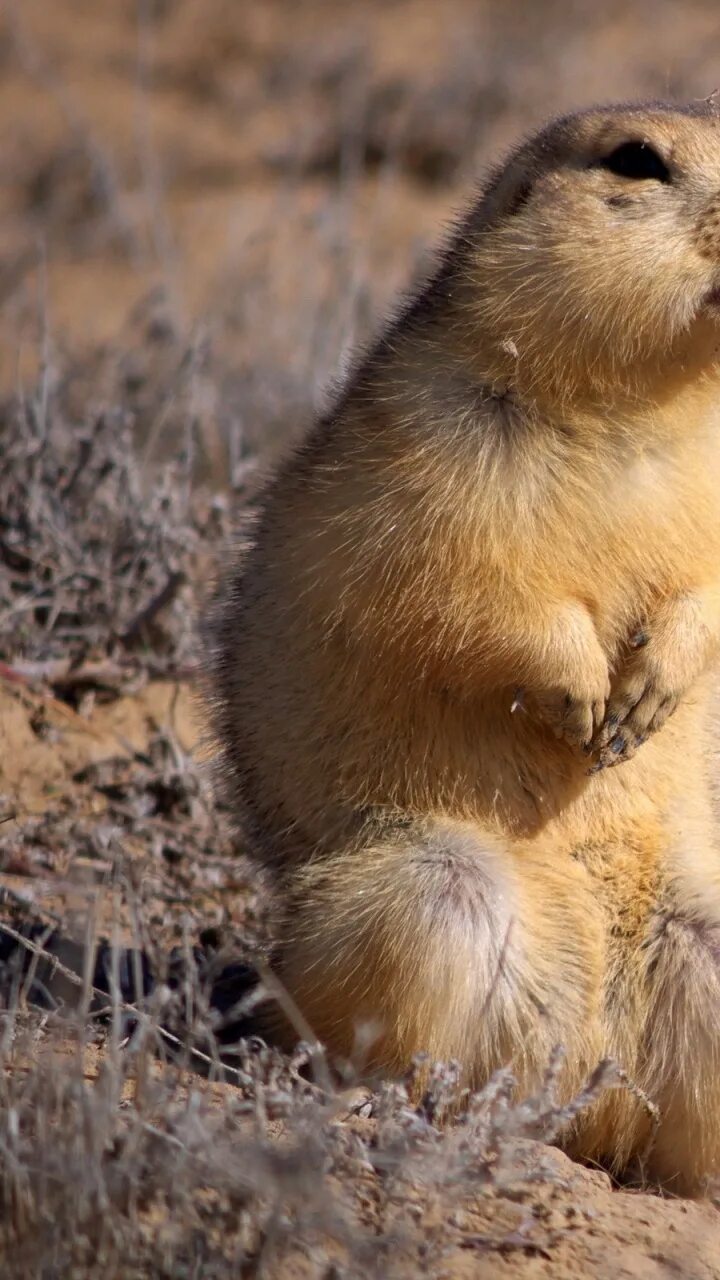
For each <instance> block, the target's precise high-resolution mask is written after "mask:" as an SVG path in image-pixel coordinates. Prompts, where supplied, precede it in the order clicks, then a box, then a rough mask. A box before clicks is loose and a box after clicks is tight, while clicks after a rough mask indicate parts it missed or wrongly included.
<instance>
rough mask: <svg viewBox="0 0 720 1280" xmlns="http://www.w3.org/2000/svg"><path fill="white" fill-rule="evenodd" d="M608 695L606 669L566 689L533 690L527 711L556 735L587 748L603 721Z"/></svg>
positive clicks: (565, 740) (608, 681)
mask: <svg viewBox="0 0 720 1280" xmlns="http://www.w3.org/2000/svg"><path fill="white" fill-rule="evenodd" d="M609 696H610V678H609V675H608V672H607V669H605V671H603V672H597V673H596V675H595V676H594V678H590V679H586V680H577V681H575V682H574V683H573V684H572V685H568V686H566V687H565V688H560V689H550V690H546V691H543V692H534V693H533V695H532V697H531V698H529V699H528V702H529V706H528V710H531V711H532V712H534V713H535V714H536V715H537V716H538V717H539V718H540V719H541V720H543V721H544V723H545V724H547V725H548V726H549V727H550V728H551V729H552V731H553V733H554V734H555V737H556V738H559V739H561V740H562V741H564V742H568V743H569V744H570V745H571V746H573V747H582V748H584V749H585V750H588V749H589V748H590V744H591V742H592V741H593V738H594V737H595V736H596V735H597V734H598V733H599V731H600V728H601V726H602V724H603V723H604V720H605V715H606V707H607V700H608V698H609Z"/></svg>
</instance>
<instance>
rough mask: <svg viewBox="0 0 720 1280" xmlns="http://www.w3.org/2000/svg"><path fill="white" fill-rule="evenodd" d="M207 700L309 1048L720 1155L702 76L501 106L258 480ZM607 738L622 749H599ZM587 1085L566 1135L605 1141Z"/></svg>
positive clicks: (714, 239) (695, 1159)
mask: <svg viewBox="0 0 720 1280" xmlns="http://www.w3.org/2000/svg"><path fill="white" fill-rule="evenodd" d="M208 635H209V645H210V659H209V666H210V685H211V701H212V714H213V718H214V725H215V729H216V732H217V736H218V739H219V742H220V744H221V748H222V756H223V761H224V771H225V776H226V780H227V784H228V786H229V788H230V791H231V794H232V797H233V803H234V804H235V805H236V807H237V811H238V814H239V815H240V817H241V819H242V822H243V824H244V827H245V830H246V833H247V834H248V837H249V838H250V840H251V841H252V844H253V846H254V850H255V854H256V856H257V857H258V858H259V859H260V860H261V861H262V862H263V863H264V864H266V865H267V866H268V867H270V868H271V869H272V871H273V872H274V874H275V877H276V880H277V885H278V892H279V896H280V901H281V903H282V913H281V918H280V919H279V921H278V928H277V961H276V962H277V970H278V973H279V976H280V978H281V980H282V982H283V984H284V985H285V987H286V988H287V990H288V992H289V993H290V995H291V996H292V998H293V1000H294V1001H295V1003H296V1004H297V1006H298V1007H299V1009H300V1010H301V1011H302V1013H303V1015H304V1016H305V1018H306V1019H307V1020H308V1022H309V1023H310V1024H311V1026H312V1027H313V1029H314V1031H315V1032H316V1034H317V1035H318V1036H319V1037H320V1038H321V1039H322V1040H323V1041H324V1042H325V1043H326V1045H327V1046H328V1047H329V1049H330V1050H331V1051H332V1052H333V1053H336V1054H338V1055H347V1056H351V1055H352V1054H353V1051H354V1048H355V1047H356V1044H357V1036H358V1028H359V1027H361V1026H363V1025H365V1026H366V1027H368V1026H369V1027H371V1028H372V1029H373V1042H372V1045H371V1048H370V1050H369V1057H368V1060H367V1065H368V1067H369V1068H372V1069H379V1070H382V1071H386V1072H400V1071H401V1070H403V1069H404V1068H405V1067H406V1066H407V1064H408V1061H409V1059H410V1058H411V1057H412V1055H413V1054H414V1053H416V1052H417V1051H420V1050H426V1051H427V1052H428V1053H429V1054H431V1055H432V1056H433V1057H435V1058H441V1059H446V1060H447V1059H449V1058H456V1059H458V1060H459V1061H460V1062H461V1063H462V1064H463V1066H464V1069H465V1072H466V1078H467V1080H468V1082H469V1083H471V1084H472V1085H474V1086H481V1085H482V1084H483V1083H484V1082H485V1081H486V1080H487V1079H488V1076H489V1075H490V1073H491V1072H492V1071H493V1070H494V1069H495V1068H497V1067H498V1066H499V1065H501V1064H504V1063H506V1062H511V1063H512V1064H513V1066H514V1069H515V1072H516V1074H517V1077H518V1081H519V1085H520V1087H523V1088H532V1087H533V1086H534V1085H536V1084H537V1083H538V1081H539V1079H540V1077H541V1074H542V1071H543V1068H544V1066H545V1065H546V1063H547V1059H548V1055H549V1053H550V1051H551V1048H552V1046H553V1045H555V1044H556V1043H558V1042H562V1043H563V1044H564V1045H565V1046H566V1050H567V1057H566V1066H565V1075H564V1079H563V1089H564V1091H565V1093H566V1094H567V1095H570V1094H571V1093H572V1092H573V1091H574V1090H575V1089H576V1088H577V1087H578V1086H579V1085H580V1083H581V1082H582V1081H583V1079H584V1078H585V1076H586V1074H587V1073H588V1071H589V1070H590V1069H591V1068H592V1066H593V1065H594V1064H595V1062H596V1061H597V1060H598V1058H600V1057H601V1056H603V1055H612V1056H613V1057H614V1058H616V1059H617V1060H618V1061H619V1062H620V1063H621V1064H622V1065H623V1067H624V1068H625V1069H626V1070H627V1071H628V1073H629V1074H630V1075H631V1076H632V1077H633V1078H634V1080H635V1081H636V1083H637V1084H638V1086H640V1087H641V1088H642V1089H643V1090H645V1091H646V1092H647V1093H648V1094H649V1095H651V1097H652V1098H653V1099H654V1100H655V1101H656V1102H657V1104H658V1105H659V1107H660V1111H661V1117H662V1119H661V1123H660V1127H659V1130H658V1132H657V1135H656V1138H655V1142H654V1146H653V1148H652V1152H651V1155H650V1157H649V1167H648V1168H649V1173H650V1175H651V1176H652V1177H654V1178H656V1179H658V1180H659V1181H661V1182H662V1183H664V1184H666V1185H668V1186H669V1187H671V1188H673V1189H676V1190H679V1191H686V1192H687V1191H689V1192H694V1191H697V1190H698V1189H700V1188H701V1187H702V1186H703V1185H704V1183H705V1181H706V1179H707V1178H708V1177H710V1176H712V1175H713V1174H715V1173H720V852H719V850H718V834H717V832H718V827H717V820H716V816H715V812H714V806H713V794H712V791H713V787H712V783H713V772H714V768H715V765H714V757H713V745H712V736H713V710H712V707H713V702H712V699H713V682H712V674H713V666H714V661H715V655H716V652H717V649H718V639H719V637H720V114H719V113H718V109H717V108H716V106H715V105H714V103H713V102H712V101H708V102H699V103H696V104H693V105H691V106H684V107H683V106H673V105H667V104H655V103H653V104H649V105H647V104H640V105H630V106H611V107H602V108H593V109H591V110H587V111H583V112H580V113H578V114H575V115H571V116H568V117H566V118H563V119H559V120H556V121H554V122H553V123H551V124H550V125H549V126H548V127H547V128H545V129H543V130H542V131H541V132H540V133H538V134H537V135H536V136H535V137H533V138H531V139H530V140H529V141H527V142H525V143H523V144H522V145H520V146H519V147H518V149H517V150H516V151H514V152H513V154H511V155H510V157H509V159H508V160H507V161H506V163H505V164H504V165H503V166H502V167H501V168H499V169H498V170H497V171H496V172H495V173H494V175H492V176H491V177H490V180H489V181H488V183H487V185H486V187H485V190H484V191H483V193H482V194H481V195H480V197H479V198H478V200H477V201H476V203H475V204H474V205H473V206H472V207H471V208H470V210H469V212H468V213H467V215H466V216H465V217H464V218H463V219H462V221H461V222H460V223H459V225H458V227H457V230H456V231H455V233H454V235H453V236H452V237H451V239H450V240H449V243H448V244H447V245H446V247H445V249H444V251H443V252H442V253H441V255H440V259H439V263H438V266H437V269H436V271H435V274H434V276H433V277H432V278H431V279H430V281H429V283H428V284H427V285H426V286H425V287H423V288H422V289H421V290H420V292H419V293H418V294H417V295H416V296H415V297H414V298H412V299H411V300H410V301H409V302H408V303H407V304H406V305H405V306H404V307H403V308H401V310H400V311H399V314H398V315H397V316H396V317H395V318H394V319H393V320H391V321H390V323H389V324H388V326H387V327H386V329H385V330H384V332H383V333H382V334H381V335H380V337H379V338H378V339H377V341H376V342H375V344H374V346H373V347H372V348H371V349H370V350H369V351H368V352H367V353H366V354H364V355H363V356H361V357H360V359H359V360H358V362H357V365H356V367H355V369H354V371H353V372H352V374H351V376H350V377H349V378H348V380H347V382H346V385H345V386H344V388H343V389H342V391H341V393H340V394H339V396H338V398H337V402H336V403H335V405H334V407H333V409H332V411H331V412H330V413H329V414H328V415H327V416H326V417H325V418H323V419H322V420H321V421H319V422H318V423H317V424H316V425H315V426H314V428H313V429H312V430H311V431H310V433H309V434H308V436H307V438H306V439H305V440H304V441H303V442H302V443H301V444H300V445H299V446H298V447H297V448H295V450H294V451H293V452H292V453H291V454H290V456H289V457H288V458H287V460H286V461H285V462H284V464H283V465H281V466H280V467H279V469H278V470H277V472H276V474H275V475H274V477H273V478H272V479H271V480H270V481H269V483H268V484H267V486H266V488H265V490H264V492H263V493H262V495H261V499H260V503H259V511H258V514H257V517H256V521H255V525H254V529H253V531H252V535H251V541H250V545H249V548H248V549H247V551H246V553H245V554H244V556H243V557H242V558H241V560H240V563H239V564H238V565H236V566H234V567H233V568H232V571H231V573H230V574H229V575H228V578H227V581H226V583H225V584H224V586H223V587H222V588H221V590H220V593H219V596H218V598H217V600H216V603H215V605H214V608H213V610H212V617H211V619H210V622H209V630H208ZM618 766H619V767H618ZM649 1125H650V1121H649V1119H648V1115H647V1111H646V1109H645V1108H643V1106H642V1105H641V1103H640V1102H639V1101H638V1100H637V1098H636V1097H634V1096H633V1095H632V1094H630V1093H625V1092H620V1091H613V1092H611V1093H609V1094H608V1095H606V1097H605V1098H604V1099H602V1100H601V1101H600V1102H599V1103H598V1104H597V1105H596V1106H595V1107H594V1108H593V1109H591V1110H590V1112H589V1113H588V1115H587V1116H585V1117H584V1119H583V1120H582V1121H581V1122H580V1123H579V1124H578V1126H577V1127H576V1129H575V1131H574V1133H573V1135H572V1139H571V1147H572V1150H573V1151H574V1152H575V1153H576V1154H579V1155H582V1156H585V1157H588V1158H593V1159H600V1160H603V1161H606V1162H609V1163H610V1164H611V1165H612V1166H613V1167H614V1168H616V1169H622V1168H627V1167H630V1166H632V1163H633V1161H634V1160H636V1159H637V1158H638V1156H639V1154H640V1153H641V1152H642V1150H643V1149H644V1147H645V1146H646V1144H647V1141H648V1136H649Z"/></svg>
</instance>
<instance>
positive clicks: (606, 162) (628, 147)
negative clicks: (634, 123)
mask: <svg viewBox="0 0 720 1280" xmlns="http://www.w3.org/2000/svg"><path fill="white" fill-rule="evenodd" d="M599 164H600V166H601V168H603V169H609V170H610V172H611V173H616V174H617V175H618V177H620V178H640V179H648V178H652V179H654V180H655V182H669V181H670V170H669V169H668V167H667V165H666V164H665V161H664V160H663V159H662V156H659V155H658V153H657V151H655V150H654V148H653V147H651V146H649V145H648V143H647V142H623V143H622V145H621V146H619V147H616V148H615V150H614V151H611V152H610V155H609V156H604V158H603V159H602V160H600V161H599Z"/></svg>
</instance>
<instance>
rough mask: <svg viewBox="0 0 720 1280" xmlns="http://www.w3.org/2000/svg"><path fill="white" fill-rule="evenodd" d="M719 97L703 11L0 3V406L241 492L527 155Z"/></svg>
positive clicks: (714, 22)
mask: <svg viewBox="0 0 720 1280" xmlns="http://www.w3.org/2000/svg"><path fill="white" fill-rule="evenodd" d="M718 87H720V10H719V9H718V6H717V4H716V3H715V2H713V0H707V2H706V3H701V2H699V0H687V2H686V3H683V4H678V3H677V2H676V0H604V2H603V3H602V4H598V3H582V2H581V0H576V2H575V3H572V2H571V0H534V2H532V3H531V2H526V3H521V0H436V2H435V3H431V2H430V0H364V2H361V0H357V2H356V3H353V4H351V3H342V0H112V3H98V2H97V0H6V4H5V8H4V12H3V18H2V30H1V34H0V110H1V112H2V119H3V129H2V134H1V141H0V146H1V163H0V174H1V175H2V178H1V186H0V237H1V238H0V389H1V390H2V393H3V394H4V395H8V394H14V393H16V392H17V391H20V392H21V393H22V394H25V393H27V390H28V388H29V387H31V386H33V385H37V380H38V379H40V381H41V384H42V386H43V387H44V389H45V394H46V395H49V394H51V393H52V394H53V395H54V396H55V397H59V398H61V399H62V401H63V405H64V412H65V414H66V416H69V418H70V419H72V417H73V415H86V414H87V413H88V411H89V409H90V407H92V406H93V405H108V404H111V405H122V406H123V412H124V413H125V415H126V416H129V418H130V419H131V421H132V427H133V431H134V434H135V437H136V439H137V440H138V441H139V442H140V445H141V449H142V457H143V459H144V461H145V462H147V463H148V465H149V464H150V463H151V462H152V460H153V459H160V460H162V459H163V458H166V457H169V456H172V455H174V454H175V453H176V452H177V450H178V449H179V448H182V449H184V450H185V451H186V452H187V451H188V450H190V452H191V453H192V460H193V469H194V470H195V471H196V472H197V473H198V474H201V475H204V476H206V477H208V478H210V479H211V480H212V482H213V483H214V484H218V483H219V484H225V483H226V482H227V481H228V480H229V481H230V483H231V484H233V485H234V486H236V487H242V486H243V485H244V484H245V483H246V482H247V481H248V477H249V476H250V475H251V473H252V470H253V467H254V465H255V462H256V460H257V458H258V457H260V458H263V457H265V456H266V455H268V454H271V453H272V452H273V450H274V449H275V448H276V447H277V446H278V445H279V444H280V443H281V442H283V441H284V440H286V439H287V438H288V436H291V435H292V434H293V433H294V432H296V431H297V430H299V429H300V428H301V427H302V426H303V425H304V423H305V422H306V421H307V419H308V417H309V416H310V415H311V414H312V413H313V412H314V411H315V410H316V409H317V408H318V406H319V405H320V404H321V403H322V399H323V394H324V388H326V386H327V384H328V381H329V380H330V379H331V378H332V377H333V376H334V375H336V374H337V372H338V371H339V370H342V367H343V362H344V360H345V359H346V357H347V353H348V350H349V348H350V347H351V346H352V345H353V344H354V343H355V342H356V341H357V340H358V338H361V337H362V336H363V335H364V334H366V333H367V331H368V329H369V327H370V326H371V325H372V323H373V321H374V318H375V317H376V316H377V315H378V313H381V312H382V309H383V308H384V307H385V306H386V304H387V302H388V300H389V298H390V297H391V295H392V294H393V292H394V291H395V290H396V289H397V288H398V287H399V286H402V285H404V284H406V283H407V282H409V280H410V279H411V278H412V274H413V271H414V270H415V269H416V268H417V264H418V262H420V261H421V260H422V257H423V254H424V253H425V252H426V250H427V248H428V246H429V245H431V244H432V243H433V242H434V241H436V240H437V238H438V236H439V235H440V234H441V232H442V227H443V224H444V223H445V222H446V221H447V219H448V218H449V217H450V215H451V214H452V212H453V210H454V209H455V208H456V207H457V206H458V205H460V204H462V201H463V200H464V199H465V198H466V197H467V195H468V194H469V193H470V192H471V190H472V186H473V182H474V181H476V180H477V178H478V176H480V177H481V176H482V172H483V167H484V166H485V165H486V164H487V163H488V162H489V161H491V160H492V159H494V158H496V157H497V155H498V153H501V152H502V151H503V149H504V148H506V147H508V145H510V144H511V143H512V142H513V140H514V139H515V138H516V137H517V136H518V135H519V134H522V133H523V132H526V131H528V130H530V129H532V128H533V127H534V126H536V125H537V124H538V123H540V122H541V121H542V120H544V119H545V118H546V117H548V116H549V115H552V114H554V113H556V112H558V111H562V110H565V109H568V108H572V107H575V106H578V105H584V104H588V103H590V102H593V101H603V100H609V99H622V98H638V97H672V98H693V97H696V98H700V97H704V96H707V95H708V94H710V93H712V92H713V90H715V89H716V88H718Z"/></svg>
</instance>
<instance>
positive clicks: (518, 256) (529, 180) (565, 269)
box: [463, 101, 720, 397]
mask: <svg viewBox="0 0 720 1280" xmlns="http://www.w3.org/2000/svg"><path fill="white" fill-rule="evenodd" d="M463 240H464V243H465V246H466V252H467V255H468V256H467V257H466V258H465V278H466V280H467V282H468V284H469V288H468V289H467V291H466V292H465V298H466V302H465V305H464V313H465V319H466V320H467V319H471V324H470V326H468V328H467V330H466V331H469V329H471V328H472V323H473V322H474V323H475V324H476V325H477V326H478V328H479V330H480V332H481V334H482V344H481V345H482V350H483V354H484V353H485V351H487V352H488V353H489V361H488V368H487V370H486V371H485V372H486V375H488V376H489V377H491V378H493V377H495V379H496V380H502V378H503V377H505V378H507V379H508V380H509V381H511V382H514V383H515V384H516V385H517V386H518V387H519V389H523V387H524V388H525V389H526V390H527V391H530V392H536V393H542V392H543V391H547V392H551V393H552V394H553V395H560V396H568V397H572V396H573V395H576V394H579V393H580V394H589V395H590V396H592V397H595V396H597V395H602V394H604V393H605V392H607V391H608V390H609V389H610V388H611V387H615V388H616V389H618V390H619V391H622V392H625V393H628V394H630V395H632V394H633V393H636V392H641V391H642V392H643V393H645V392H647V390H648V388H651V387H652V384H653V381H655V382H657V381H658V380H659V381H660V382H662V380H663V378H666V377H669V376H672V370H671V366H673V365H674V366H675V369H676V374H677V371H678V370H681V369H687V370H688V374H690V371H691V370H692V371H693V375H692V376H697V374H698V373H700V372H702V370H703V369H706V368H711V367H714V365H715V363H716V362H717V361H718V359H719V358H720V356H719V355H718V353H719V352H720V109H719V108H716V107H715V105H714V104H713V103H712V102H710V101H708V102H701V103H698V104H696V105H693V106H690V107H685V108H683V107H673V106H668V105H664V104H650V105H639V106H629V107H604V108H597V109H592V110H589V111H585V112H582V113H579V114H577V115H574V116H568V117H566V118H564V119H561V120H558V121H555V122H554V123H553V124H551V125H549V126H548V127H547V128H546V129H544V130H543V131H542V132H541V133H539V134H538V135H537V136H536V137H535V138H532V139H531V140H530V141H528V142H527V143H526V144H524V145H523V146H521V147H520V148H519V149H518V150H517V151H516V152H515V153H514V154H513V155H512V156H511V157H510V159H509V161H508V163H507V164H506V166H505V168H504V169H502V170H501V171H499V172H498V173H497V174H496V176H495V178H494V179H493V180H492V181H491V182H490V185H489V187H488V189H487V191H486V194H485V196H484V198H483V200H482V201H481V203H480V204H479V206H478V207H477V208H476V210H475V211H474V213H473V215H471V218H470V219H469V221H468V223H467V224H466V226H465V228H464V235H463ZM468 311H469V312H470V316H468ZM499 371H502V372H500V376H499V378H498V373H499ZM678 376H679V375H678Z"/></svg>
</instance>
